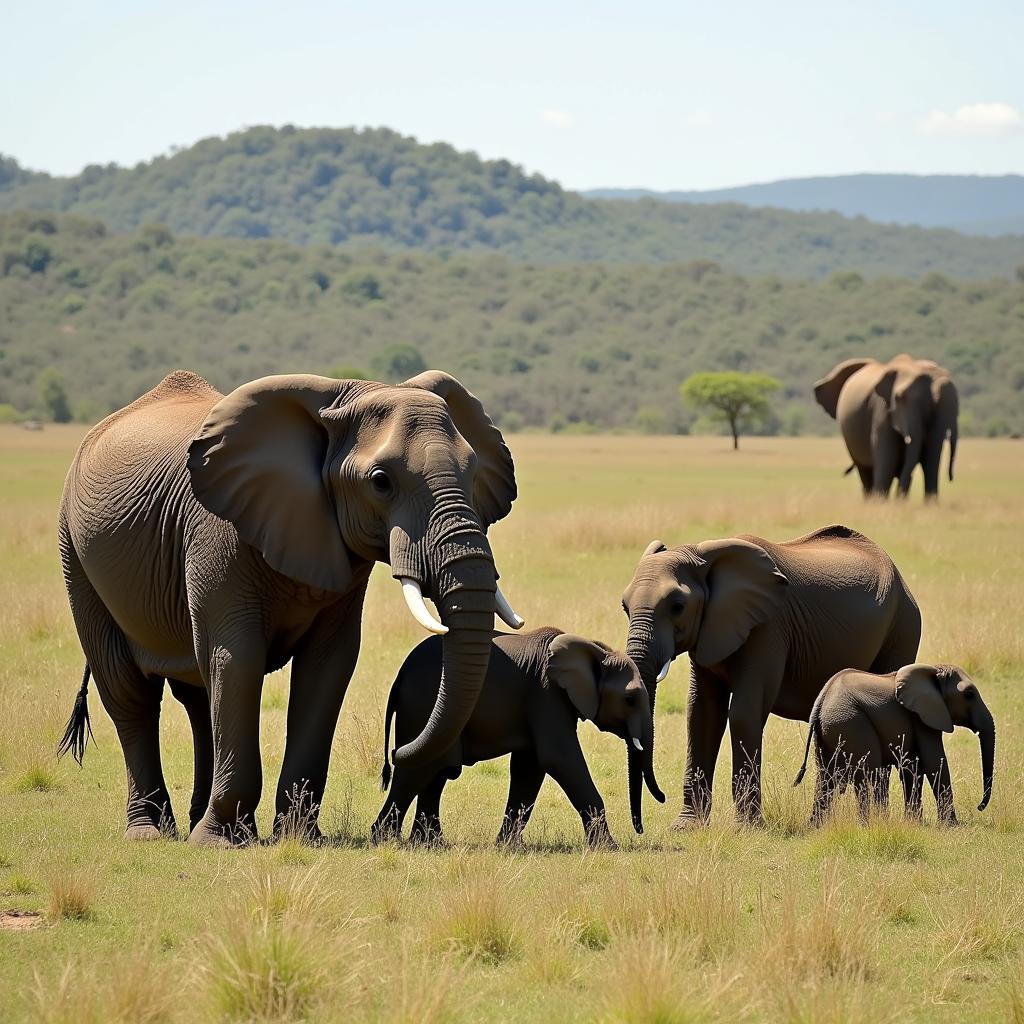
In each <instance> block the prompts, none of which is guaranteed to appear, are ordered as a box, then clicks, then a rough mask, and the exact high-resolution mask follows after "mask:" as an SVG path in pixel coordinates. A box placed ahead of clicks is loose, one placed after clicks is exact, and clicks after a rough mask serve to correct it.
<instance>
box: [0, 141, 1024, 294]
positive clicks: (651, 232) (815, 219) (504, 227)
mask: <svg viewBox="0 0 1024 1024" xmlns="http://www.w3.org/2000/svg"><path fill="white" fill-rule="evenodd" d="M17 209H29V210H50V211H57V212H66V213H74V214H78V215H83V216H88V217H94V218H99V219H101V220H102V221H103V222H104V223H105V224H106V225H108V227H109V228H110V229H112V230H114V231H117V232H128V231H132V230H135V229H136V228H138V227H139V226H141V225H143V224H147V223H154V222H157V223H163V224H166V225H167V226H169V227H170V228H171V229H172V230H173V231H175V232H177V233H179V234H182V235H185V234H188V235H200V236H214V237H222V238H276V239H281V240H285V241H289V242H295V243H298V244H301V245H331V246H346V247H352V246H363V247H365V246H382V247H384V248H387V249H392V250H394V249H402V250H409V249H420V250H427V251H439V252H442V253H454V252H458V251H463V252H465V251H471V252H476V253H484V252H488V251H491V252H500V253H502V254H503V255H504V256H507V257H508V258H510V259H513V260H518V261H525V262H531V263H544V264H556V263H557V264H567V263H617V264H655V263H673V262H685V261H690V260H706V261H714V262H716V263H719V264H721V265H723V266H726V267H728V268H730V269H733V270H736V271H739V272H741V273H746V274H777V275H780V276H784V277H789V278H820V277H826V276H828V275H830V274H832V273H835V272H836V271H846V270H853V271H857V272H859V273H861V274H863V275H867V276H880V275H889V276H892V275H895V276H904V277H908V276H909V277H924V276H925V275H927V274H930V273H933V272H938V273H943V274H946V275H948V276H951V277H959V278H974V279H978V278H991V277H1003V278H1006V277H1009V276H1012V275H1013V274H1014V273H1015V271H1016V270H1017V268H1018V267H1020V266H1022V265H1024V237H1020V238H1017V237H1012V238H1005V239H1004V238H1000V239H992V238H972V237H968V236H966V235H962V234H958V233H955V232H952V231H948V230H925V229H922V228H917V227H903V226H894V225H880V224H874V223H870V222H868V221H866V220H863V219H857V220H851V219H849V218H847V217H843V216H840V215H839V214H835V213H793V212H788V211H785V210H779V209H767V210H765V209H754V208H751V207H749V206H745V205H741V204H739V203H736V202H730V203H724V204H723V203H717V204H713V205H707V204H706V203H671V202H663V201H660V200H659V201H656V200H653V199H644V200H641V201H639V202H625V201H621V200H620V201H606V200H591V199H586V198H584V197H583V196H582V195H580V194H579V193H576V192H571V191H568V190H566V189H563V188H562V187H561V186H560V185H559V184H558V183H557V182H554V181H551V180H550V179H547V178H544V177H542V176H541V175H539V174H528V173H526V172H525V171H524V170H523V169H522V168H521V167H518V166H516V165H515V164H513V163H511V162H509V161H508V160H482V159H481V158H480V157H478V156H477V155H476V154H474V153H465V152H460V151H458V150H456V149H455V148H454V147H452V146H449V145H447V144H444V143H435V144H431V145H423V144H421V143H419V142H417V141H416V140H415V139H413V138H410V137H408V136H403V135H400V134H399V133H397V132H394V131H391V130H389V129H386V128H366V129H355V128H340V129H336V128H302V129H299V128H294V127H291V126H284V127H282V128H272V127H256V128H249V129H246V130H245V131H241V132H236V133H234V134H231V135H228V136H227V137H225V138H209V139H203V140H202V141H200V142H197V143H196V144H195V145H193V146H190V147H188V148H186V149H182V150H179V151H177V152H174V153H172V154H171V155H168V156H160V157H157V158H155V159H154V160H151V161H147V162H144V163H140V164H137V165H136V166H135V167H130V168H128V167H118V166H116V165H113V164H109V165H106V166H98V165H93V166H90V167H87V168H85V170H83V171H82V172H81V173H80V174H77V175H75V176H74V177H68V178H60V177H51V176H50V175H48V174H45V173H40V172H34V171H27V170H25V169H24V168H22V167H20V165H19V164H18V163H17V162H16V161H15V160H13V159H10V158H2V157H0V210H17Z"/></svg>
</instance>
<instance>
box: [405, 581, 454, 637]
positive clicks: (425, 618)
mask: <svg viewBox="0 0 1024 1024" xmlns="http://www.w3.org/2000/svg"><path fill="white" fill-rule="evenodd" d="M399 582H400V583H401V584H402V596H403V597H404V598H405V603H406V604H407V605H408V606H409V611H411V612H412V617H413V618H414V619H415V620H416V621H417V622H418V623H419V624H420V625H421V626H422V627H423V628H424V629H425V630H427V631H428V632H430V633H437V635H438V636H444V635H445V633H447V632H448V627H447V626H445V625H443V624H442V623H440V622H438V621H437V619H435V618H434V616H433V615H431V614H430V612H429V610H428V609H427V606H426V605H425V604H424V603H423V591H422V590H420V585H419V584H418V583H417V582H416V581H415V580H412V579H409V577H408V576H403V577H401V579H400V580H399Z"/></svg>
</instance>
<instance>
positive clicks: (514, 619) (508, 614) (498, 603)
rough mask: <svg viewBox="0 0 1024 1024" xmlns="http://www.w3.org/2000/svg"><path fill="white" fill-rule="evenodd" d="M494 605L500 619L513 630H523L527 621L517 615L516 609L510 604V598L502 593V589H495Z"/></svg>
mask: <svg viewBox="0 0 1024 1024" xmlns="http://www.w3.org/2000/svg"><path fill="white" fill-rule="evenodd" d="M494 604H495V611H496V612H497V613H498V618H500V619H501V621H502V622H504V623H505V624H506V625H508V626H511V627H512V628H513V629H522V628H523V624H524V623H525V622H526V619H524V618H522V617H521V616H519V615H517V614H516V612H515V609H514V608H513V607H512V605H510V604H509V603H508V598H507V597H506V596H505V595H504V594H503V593H502V592H501V587H495V588H494Z"/></svg>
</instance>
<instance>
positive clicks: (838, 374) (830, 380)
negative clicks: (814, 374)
mask: <svg viewBox="0 0 1024 1024" xmlns="http://www.w3.org/2000/svg"><path fill="white" fill-rule="evenodd" d="M871 361H872V360H870V359H847V360H846V361H845V362H842V363H839V365H838V366H836V367H834V368H833V370H832V372H831V373H830V374H829V375H828V376H827V377H822V378H821V380H819V381H818V382H817V383H816V384H815V385H814V397H815V399H817V402H818V405H820V406H821V407H822V409H824V410H825V412H827V413H828V414H829V416H831V417H832V419H835V418H836V406H837V405H838V404H839V392H840V391H842V390H843V385H844V384H845V383H846V382H847V381H848V380H849V379H850V378H851V377H852V376H853V375H854V374H855V373H856V372H857V371H858V370H863V369H864V367H865V366H867V365H868V363H870V362H871Z"/></svg>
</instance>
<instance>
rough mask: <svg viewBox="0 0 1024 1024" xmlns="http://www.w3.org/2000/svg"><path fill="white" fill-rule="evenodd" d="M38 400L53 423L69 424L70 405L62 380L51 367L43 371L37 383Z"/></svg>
mask: <svg viewBox="0 0 1024 1024" xmlns="http://www.w3.org/2000/svg"><path fill="white" fill-rule="evenodd" d="M37 386H38V388H39V400H40V401H41V402H42V404H43V408H44V409H45V410H46V412H47V414H48V415H49V417H50V419H52V420H53V422H54V423H70V422H71V418H72V417H71V403H70V402H69V400H68V392H67V388H65V387H64V379H63V378H62V377H61V375H60V374H59V373H58V372H57V371H56V370H55V369H53V368H52V367H50V368H47V369H45V370H43V372H42V373H41V374H40V375H39V380H38V381H37Z"/></svg>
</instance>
